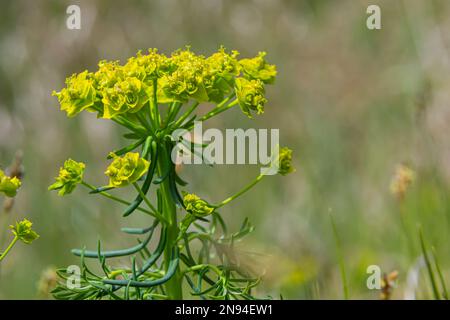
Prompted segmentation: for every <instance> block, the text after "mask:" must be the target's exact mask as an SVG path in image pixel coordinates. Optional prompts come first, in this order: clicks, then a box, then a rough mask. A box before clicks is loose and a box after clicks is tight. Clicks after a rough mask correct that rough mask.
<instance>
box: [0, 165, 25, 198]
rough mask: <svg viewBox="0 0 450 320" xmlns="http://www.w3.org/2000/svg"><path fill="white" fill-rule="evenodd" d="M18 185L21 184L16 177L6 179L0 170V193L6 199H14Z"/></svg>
mask: <svg viewBox="0 0 450 320" xmlns="http://www.w3.org/2000/svg"><path fill="white" fill-rule="evenodd" d="M20 185H21V182H20V180H19V179H18V178H17V177H12V178H11V177H8V176H7V175H5V173H4V172H3V171H2V170H0V193H4V194H5V195H6V196H7V197H14V196H15V195H16V194H17V189H19V188H20Z"/></svg>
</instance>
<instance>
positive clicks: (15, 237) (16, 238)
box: [0, 236, 19, 261]
mask: <svg viewBox="0 0 450 320" xmlns="http://www.w3.org/2000/svg"><path fill="white" fill-rule="evenodd" d="M17 240H19V237H17V236H14V239H13V240H12V241H11V243H10V244H9V246H8V247H7V248H6V250H5V251H4V252H3V253H2V255H1V256H0V261H2V260H3V258H5V257H6V255H7V254H8V252H9V251H10V250H11V249H12V247H14V245H15V244H16V242H17Z"/></svg>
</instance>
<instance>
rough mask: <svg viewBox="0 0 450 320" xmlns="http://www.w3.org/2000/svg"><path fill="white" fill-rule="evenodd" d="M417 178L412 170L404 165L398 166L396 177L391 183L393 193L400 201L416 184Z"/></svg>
mask: <svg viewBox="0 0 450 320" xmlns="http://www.w3.org/2000/svg"><path fill="white" fill-rule="evenodd" d="M415 177H416V174H415V172H414V171H413V170H412V169H411V168H409V167H408V166H406V165H404V164H400V165H398V166H397V170H396V171H395V175H394V177H393V178H392V181H391V185H390V190H391V193H392V194H393V195H394V196H396V197H397V198H398V199H400V200H401V199H403V198H404V196H405V194H406V191H407V190H408V188H409V187H410V186H411V184H412V183H413V182H414V180H415Z"/></svg>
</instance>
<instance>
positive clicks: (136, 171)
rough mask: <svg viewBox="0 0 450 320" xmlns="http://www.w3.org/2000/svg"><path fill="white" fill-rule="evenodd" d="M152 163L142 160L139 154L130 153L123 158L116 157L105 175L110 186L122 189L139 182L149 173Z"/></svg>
mask: <svg viewBox="0 0 450 320" xmlns="http://www.w3.org/2000/svg"><path fill="white" fill-rule="evenodd" d="M149 166H150V162H149V161H147V160H145V159H144V158H141V157H140V156H139V153H137V152H128V153H126V154H125V155H124V156H123V157H117V156H116V157H115V158H114V160H113V162H112V163H111V164H110V165H109V167H108V168H107V170H106V171H105V174H106V175H107V176H108V177H109V186H111V187H115V188H120V187H125V186H127V185H129V184H131V183H134V182H136V181H138V180H139V178H141V177H142V176H143V175H144V174H145V173H146V172H147V171H148V168H149Z"/></svg>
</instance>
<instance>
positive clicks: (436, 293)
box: [419, 228, 441, 300]
mask: <svg viewBox="0 0 450 320" xmlns="http://www.w3.org/2000/svg"><path fill="white" fill-rule="evenodd" d="M419 240H420V246H421V248H422V254H423V258H424V260H425V265H426V267H427V271H428V276H429V278H430V282H431V288H432V289H433V294H434V298H435V299H436V300H441V294H440V293H439V289H438V286H437V283H436V279H435V277H434V272H433V267H432V266H431V261H430V258H429V257H428V253H427V249H426V246H425V240H424V238H423V232H422V228H419Z"/></svg>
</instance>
